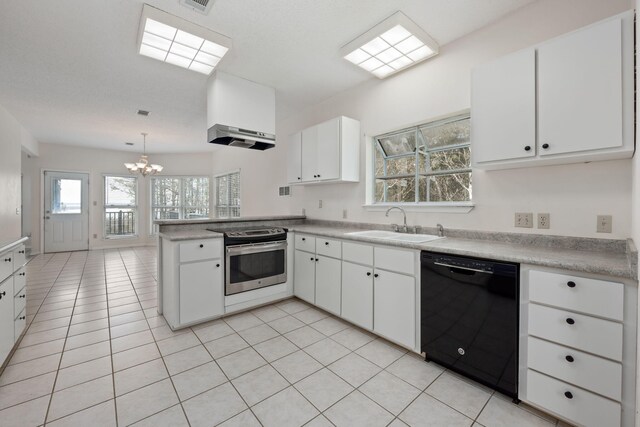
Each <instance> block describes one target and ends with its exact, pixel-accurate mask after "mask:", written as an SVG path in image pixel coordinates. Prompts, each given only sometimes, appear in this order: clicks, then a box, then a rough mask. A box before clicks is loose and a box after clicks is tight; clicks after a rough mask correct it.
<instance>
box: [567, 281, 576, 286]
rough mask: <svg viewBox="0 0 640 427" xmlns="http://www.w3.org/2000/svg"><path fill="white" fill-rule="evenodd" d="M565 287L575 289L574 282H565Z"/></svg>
mask: <svg viewBox="0 0 640 427" xmlns="http://www.w3.org/2000/svg"><path fill="white" fill-rule="evenodd" d="M567 286H568V287H570V288H575V287H576V282H574V281H573V280H570V281H568V282H567Z"/></svg>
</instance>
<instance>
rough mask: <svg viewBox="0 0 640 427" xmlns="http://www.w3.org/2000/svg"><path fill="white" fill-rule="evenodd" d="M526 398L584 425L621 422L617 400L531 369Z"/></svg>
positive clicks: (588, 426) (617, 423)
mask: <svg viewBox="0 0 640 427" xmlns="http://www.w3.org/2000/svg"><path fill="white" fill-rule="evenodd" d="M565 393H568V394H567V395H565ZM569 397H571V398H569ZM527 400H528V401H529V402H531V403H535V404H536V405H540V406H541V407H542V408H545V409H548V410H550V411H553V412H555V413H557V414H559V415H562V416H563V417H565V418H568V419H570V420H572V421H574V422H576V423H577V424H580V425H584V426H586V427H590V426H593V427H602V426H620V417H621V407H620V404H619V403H617V402H614V401H612V400H609V399H605V398H604V397H600V396H597V395H595V394H593V393H590V392H588V391H586V390H582V389H580V388H578V387H575V386H572V385H569V384H567V383H565V382H562V381H560V380H556V379H554V378H551V377H548V376H546V375H543V374H540V373H538V372H535V371H532V370H528V371H527Z"/></svg>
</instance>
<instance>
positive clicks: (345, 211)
mask: <svg viewBox="0 0 640 427" xmlns="http://www.w3.org/2000/svg"><path fill="white" fill-rule="evenodd" d="M342 219H347V210H346V209H342Z"/></svg>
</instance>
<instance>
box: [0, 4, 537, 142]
mask: <svg viewBox="0 0 640 427" xmlns="http://www.w3.org/2000/svg"><path fill="white" fill-rule="evenodd" d="M531 1H532V0H446V1H445V0H215V3H214V5H213V8H212V9H211V12H210V13H209V15H207V16H205V15H202V14H199V13H197V12H194V11H191V10H190V9H188V8H185V7H184V6H182V5H180V4H179V1H178V0H146V2H147V3H149V4H151V5H153V6H155V7H157V8H160V9H162V10H164V11H166V12H169V13H172V14H174V15H178V16H180V17H182V18H185V19H187V20H190V21H192V22H194V23H196V24H199V25H202V26H205V27H208V28H210V29H212V30H214V31H217V32H219V33H222V34H224V35H226V36H228V37H231V38H232V40H233V47H232V49H231V50H230V52H229V53H228V54H227V56H226V57H225V58H224V59H223V60H222V62H221V63H220V65H219V69H220V70H223V71H226V72H229V73H232V74H236V75H238V76H240V77H244V78H246V79H249V80H253V81H256V82H258V83H262V84H266V85H269V86H272V87H275V88H276V93H277V111H278V117H280V118H283V117H287V116H288V115H290V114H291V113H292V112H295V111H296V110H299V109H300V108H303V107H305V106H307V105H313V104H315V103H317V102H320V101H322V100H324V99H326V98H328V97H331V96H332V95H335V94H337V93H339V92H341V91H343V90H345V89H348V88H350V87H353V86H356V85H358V84H360V83H362V82H364V81H365V80H368V79H371V78H375V77H372V76H371V75H370V74H369V73H367V72H366V71H364V70H360V69H358V68H357V67H355V66H353V65H352V64H350V63H348V62H347V61H345V60H344V59H343V58H341V57H340V55H339V49H340V47H341V46H343V45H344V44H346V43H348V42H349V41H351V40H352V39H354V38H355V37H357V36H358V35H360V34H361V33H363V32H365V31H366V30H367V29H369V28H370V27H372V26H373V25H374V24H376V23H378V22H379V21H381V20H383V19H384V18H386V17H388V16H389V15H391V14H392V13H394V12H395V11H397V10H401V11H402V12H404V13H405V14H406V15H407V16H409V17H410V18H411V19H413V20H414V21H415V22H416V23H417V24H418V25H420V26H421V27H422V28H423V29H424V30H426V31H427V32H428V33H429V34H430V35H431V36H432V37H433V38H434V39H435V40H437V41H438V42H439V43H440V45H441V46H445V47H444V48H442V51H444V50H445V49H446V44H447V43H449V42H451V41H453V40H455V39H457V38H459V37H461V36H463V35H465V34H468V33H470V32H472V31H474V30H476V29H478V28H480V27H483V26H485V25H487V24H488V23H490V22H492V21H495V20H496V19H498V18H499V17H501V16H503V15H505V14H506V13H508V12H510V11H513V10H515V9H517V8H519V7H521V6H523V5H525V4H527V3H530V2H531ZM142 4H143V1H142V0H84V1H81V0H55V1H53V0H49V1H43V0H20V1H6V0H4V1H2V2H1V4H0V40H1V42H0V104H2V105H3V106H4V107H5V108H7V110H9V111H10V112H11V113H12V114H13V115H14V116H15V117H16V118H17V119H18V120H19V121H20V122H21V123H22V124H23V125H24V126H25V127H26V128H27V129H28V130H29V131H30V132H31V133H32V134H33V136H34V137H35V138H36V139H37V140H39V141H41V142H46V143H60V144H72V145H82V146H89V147H101V148H108V149H115V150H130V151H140V150H141V145H142V144H141V140H142V137H141V136H140V132H149V137H148V151H150V152H156V153H159V152H166V153H178V152H203V151H210V150H212V149H214V147H212V146H211V144H207V143H206V142H205V141H206V99H205V98H206V96H205V88H206V78H207V77H206V76H204V75H201V74H198V73H195V72H192V71H188V70H184V69H181V68H178V67H175V66H172V65H169V64H163V63H161V62H159V61H155V60H153V59H149V58H146V57H142V56H140V55H138V54H137V52H136V37H137V31H138V24H139V20H140V14H141V12H142ZM418 66H420V65H418ZM390 78H402V73H400V74H398V75H396V76H393V77H390ZM138 109H144V110H149V111H151V114H150V116H149V117H147V118H143V117H140V116H137V115H136V111H137V110H138ZM125 141H131V142H134V143H135V146H134V147H126V146H125V145H124V142H125Z"/></svg>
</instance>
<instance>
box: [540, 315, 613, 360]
mask: <svg viewBox="0 0 640 427" xmlns="http://www.w3.org/2000/svg"><path fill="white" fill-rule="evenodd" d="M568 321H569V322H571V321H572V322H573V324H569V322H568ZM529 334H530V335H534V336H536V337H540V338H544V339H547V340H549V341H553V342H556V343H559V344H563V345H566V346H569V347H574V348H577V349H580V350H584V351H588V352H589V353H593V354H597V355H599V356H603V357H608V358H610V359H613V360H617V361H621V360H622V324H621V323H616V322H612V321H610V320H602V319H596V318H595V317H590V316H585V315H582V314H576V313H572V312H569V311H564V310H558V309H555V308H550V307H544V306H541V305H538V304H529Z"/></svg>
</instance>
